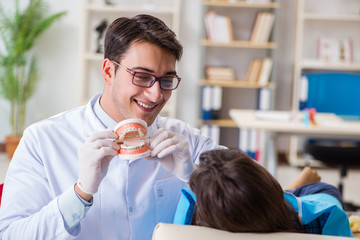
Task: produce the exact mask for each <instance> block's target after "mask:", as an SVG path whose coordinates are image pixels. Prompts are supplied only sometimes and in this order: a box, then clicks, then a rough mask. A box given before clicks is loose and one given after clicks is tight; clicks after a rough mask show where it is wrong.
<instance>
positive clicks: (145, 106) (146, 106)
mask: <svg viewBox="0 0 360 240" xmlns="http://www.w3.org/2000/svg"><path fill="white" fill-rule="evenodd" d="M138 104H139V105H140V106H142V107H144V108H154V107H155V105H152V106H150V105H147V104H145V103H142V102H138Z"/></svg>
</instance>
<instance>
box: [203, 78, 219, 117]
mask: <svg viewBox="0 0 360 240" xmlns="http://www.w3.org/2000/svg"><path fill="white" fill-rule="evenodd" d="M221 104H222V88H221V87H218V86H210V85H205V86H203V87H202V98H201V112H202V119H203V120H211V119H218V118H219V114H220V109H221Z"/></svg>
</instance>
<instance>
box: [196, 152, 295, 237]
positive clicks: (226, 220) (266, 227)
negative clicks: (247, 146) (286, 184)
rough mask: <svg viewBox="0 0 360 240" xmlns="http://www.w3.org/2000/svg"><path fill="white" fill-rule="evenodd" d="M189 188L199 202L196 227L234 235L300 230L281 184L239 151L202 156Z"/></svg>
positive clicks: (210, 153) (207, 153)
mask: <svg viewBox="0 0 360 240" xmlns="http://www.w3.org/2000/svg"><path fill="white" fill-rule="evenodd" d="M190 187H191V189H192V190H193V192H194V193H195V195H196V199H197V203H196V210H195V213H194V217H193V224H195V225H200V226H206V227H212V228H217V229H222V230H227V231H231V232H276V231H289V232H297V231H299V229H298V227H296V226H300V224H299V222H297V223H296V224H295V222H296V221H298V220H297V218H296V217H294V216H295V215H292V216H293V217H290V216H289V211H288V210H287V208H286V206H285V204H284V202H285V200H284V196H283V190H282V188H281V186H280V184H279V183H278V182H277V181H276V179H275V178H274V177H273V176H272V175H271V174H270V173H269V172H268V171H267V170H266V169H265V168H263V167H262V166H261V165H259V164H258V163H257V162H255V161H254V160H253V159H251V158H250V157H249V156H248V155H246V154H245V153H243V152H241V151H240V150H237V149H234V150H228V149H227V150H212V151H208V152H205V153H203V154H201V156H200V165H199V167H198V168H197V169H196V170H195V171H194V173H193V174H192V176H191V178H190ZM293 214H295V212H293ZM294 219H295V220H294ZM294 221H295V222H294Z"/></svg>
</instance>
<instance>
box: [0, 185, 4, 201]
mask: <svg viewBox="0 0 360 240" xmlns="http://www.w3.org/2000/svg"><path fill="white" fill-rule="evenodd" d="M3 187H4V184H3V183H2V184H0V205H1V196H2V191H3Z"/></svg>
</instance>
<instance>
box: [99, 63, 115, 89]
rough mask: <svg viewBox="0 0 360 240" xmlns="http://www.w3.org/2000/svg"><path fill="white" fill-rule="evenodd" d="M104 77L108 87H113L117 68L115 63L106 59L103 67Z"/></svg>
mask: <svg viewBox="0 0 360 240" xmlns="http://www.w3.org/2000/svg"><path fill="white" fill-rule="evenodd" d="M102 76H103V79H104V82H105V84H106V85H111V83H112V79H113V78H114V77H115V66H114V63H113V62H112V61H111V60H110V59H108V58H105V59H104V61H103V66H102Z"/></svg>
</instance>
